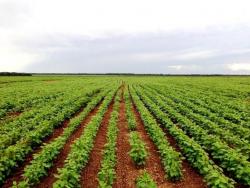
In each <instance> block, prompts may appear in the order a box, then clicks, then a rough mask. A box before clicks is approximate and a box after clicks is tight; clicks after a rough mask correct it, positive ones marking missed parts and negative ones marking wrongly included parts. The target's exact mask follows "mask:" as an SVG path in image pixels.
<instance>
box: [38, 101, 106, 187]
mask: <svg viewBox="0 0 250 188" xmlns="http://www.w3.org/2000/svg"><path fill="white" fill-rule="evenodd" d="M100 105H101V103H99V104H98V105H97V106H96V107H95V108H94V109H93V110H92V111H91V112H90V113H89V114H88V116H87V117H86V118H85V119H84V120H83V121H82V122H81V124H80V126H79V127H78V128H77V129H76V130H75V131H74V132H73V134H72V135H71V136H70V137H69V139H68V140H67V142H66V144H65V145H64V147H63V149H62V150H61V152H60V153H59V155H58V156H57V158H56V159H55V160H54V161H53V164H54V165H53V166H52V168H50V169H49V171H48V175H47V176H46V177H44V178H43V179H42V180H41V181H40V182H39V184H38V185H37V186H36V187H37V188H48V187H52V185H53V183H54V182H55V181H56V178H55V176H54V175H55V174H57V173H58V168H62V167H63V165H64V162H65V159H66V158H67V156H68V154H69V152H70V147H71V145H72V144H73V142H74V141H75V140H76V139H78V138H79V137H80V136H81V135H82V133H83V131H84V128H85V126H86V125H87V124H88V123H89V122H90V121H91V119H92V117H93V116H95V114H96V113H97V111H98V109H99V107H100Z"/></svg>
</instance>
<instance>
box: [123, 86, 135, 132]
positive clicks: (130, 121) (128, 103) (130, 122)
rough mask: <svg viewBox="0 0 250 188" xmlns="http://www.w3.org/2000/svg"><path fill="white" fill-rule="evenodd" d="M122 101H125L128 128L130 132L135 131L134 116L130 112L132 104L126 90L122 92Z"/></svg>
mask: <svg viewBox="0 0 250 188" xmlns="http://www.w3.org/2000/svg"><path fill="white" fill-rule="evenodd" d="M124 100H125V110H126V119H127V121H128V128H129V130H130V131H135V130H136V120H135V115H134V113H133V111H132V103H131V100H130V97H129V93H128V89H127V88H126V89H125V91H124Z"/></svg>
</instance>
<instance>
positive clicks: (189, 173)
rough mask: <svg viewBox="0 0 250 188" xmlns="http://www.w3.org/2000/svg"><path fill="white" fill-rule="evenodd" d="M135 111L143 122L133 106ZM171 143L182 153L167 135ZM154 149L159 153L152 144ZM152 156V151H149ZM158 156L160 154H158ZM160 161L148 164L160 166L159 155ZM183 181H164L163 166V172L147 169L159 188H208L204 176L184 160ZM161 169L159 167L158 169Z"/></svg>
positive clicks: (162, 170)
mask: <svg viewBox="0 0 250 188" xmlns="http://www.w3.org/2000/svg"><path fill="white" fill-rule="evenodd" d="M133 109H134V112H135V114H136V116H137V119H139V121H142V120H141V119H140V114H139V112H138V111H137V110H136V107H135V105H134V104H133ZM141 124H142V125H143V122H141ZM166 137H167V139H168V141H169V143H170V144H171V146H173V148H175V149H176V150H177V151H180V149H179V147H178V146H177V143H176V142H175V140H174V139H173V137H172V136H171V135H169V134H167V135H166ZM150 142H151V141H150ZM151 143H152V142H151ZM152 148H153V149H154V150H155V151H157V149H156V147H155V146H154V144H153V143H152ZM149 151H150V154H151V155H152V153H151V150H150V149H149ZM156 153H157V152H156ZM157 155H158V154H157ZM157 158H158V161H152V162H150V163H147V164H149V166H150V165H157V164H158V165H159V164H161V162H160V158H159V155H158V156H157ZM182 167H183V179H182V180H181V181H179V182H175V183H173V182H170V181H168V180H166V179H162V178H163V177H164V175H165V173H164V169H163V168H162V166H160V168H161V171H159V172H153V173H152V172H151V169H147V171H148V172H149V173H150V174H151V176H152V177H153V178H154V180H155V181H156V182H157V185H158V187H161V188H163V187H168V188H203V187H207V186H206V184H205V183H204V182H203V178H202V176H200V175H199V174H198V173H197V172H196V171H195V169H193V168H192V167H191V166H190V165H189V163H188V162H187V161H186V160H184V161H183V164H182ZM158 168H159V167H158Z"/></svg>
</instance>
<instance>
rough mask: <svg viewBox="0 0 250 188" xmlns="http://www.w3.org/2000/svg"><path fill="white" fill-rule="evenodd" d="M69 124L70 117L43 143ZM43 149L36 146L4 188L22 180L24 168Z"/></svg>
mask: <svg viewBox="0 0 250 188" xmlns="http://www.w3.org/2000/svg"><path fill="white" fill-rule="evenodd" d="M82 110H83V108H82V109H81V110H79V111H78V112H76V113H75V114H74V115H73V116H72V117H75V116H77V115H78V114H79V113H80V112H81V111H82ZM68 124H69V119H66V120H64V122H63V123H62V124H61V125H59V126H57V127H56V128H55V129H54V131H53V133H52V134H51V135H50V136H48V137H46V138H45V139H44V141H43V144H48V143H50V142H52V141H53V140H54V139H56V138H57V137H59V136H60V135H61V134H62V133H63V130H64V128H66V127H67V126H68ZM41 150H42V148H41V147H40V146H39V147H36V148H34V149H33V151H32V153H30V154H28V155H27V157H26V158H25V160H24V161H23V162H22V163H20V164H19V166H18V167H17V168H16V169H14V170H13V173H12V174H11V176H9V178H7V179H6V181H5V183H4V184H3V188H7V187H11V186H12V183H13V182H14V181H16V182H18V181H20V180H21V179H22V174H23V173H24V168H25V167H26V166H27V165H29V164H30V162H31V161H32V160H33V156H34V155H35V154H36V153H39V152H40V151H41Z"/></svg>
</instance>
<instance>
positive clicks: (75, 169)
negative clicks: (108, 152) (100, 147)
mask: <svg viewBox="0 0 250 188" xmlns="http://www.w3.org/2000/svg"><path fill="white" fill-rule="evenodd" d="M114 94H115V90H114V89H113V91H112V92H110V93H109V94H108V95H107V96H106V97H105V99H104V100H103V102H102V105H101V106H100V107H99V109H98V112H97V114H96V115H95V116H94V117H93V118H92V120H91V122H89V123H88V125H87V126H86V127H85V129H84V132H83V134H82V135H81V136H80V138H78V139H77V140H76V141H75V142H74V143H73V144H72V146H71V151H70V153H69V154H68V156H67V159H66V160H65V164H64V166H63V167H62V168H60V169H58V175H56V178H57V180H56V182H55V183H54V184H53V187H54V188H60V187H68V188H70V187H72V188H75V187H78V185H79V178H80V172H81V170H82V169H83V168H84V167H85V166H86V164H87V162H88V161H89V155H90V152H91V150H92V149H93V146H94V140H95V137H96V135H97V132H98V130H99V127H100V125H101V121H102V119H103V116H104V114H105V112H106V111H107V109H108V106H109V104H110V103H111V101H112V99H113V96H114Z"/></svg>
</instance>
